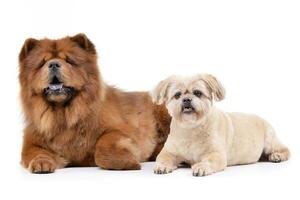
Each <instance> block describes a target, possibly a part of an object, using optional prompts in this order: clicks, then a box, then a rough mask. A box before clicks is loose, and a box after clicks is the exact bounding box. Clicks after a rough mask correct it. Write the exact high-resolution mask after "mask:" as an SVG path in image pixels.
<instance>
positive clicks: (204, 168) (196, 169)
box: [192, 162, 216, 176]
mask: <svg viewBox="0 0 300 200" xmlns="http://www.w3.org/2000/svg"><path fill="white" fill-rule="evenodd" d="M192 170H193V176H207V175H211V174H212V173H215V172H216V170H215V169H213V168H212V167H211V165H210V163H201V162H200V163H196V164H194V165H193V166H192Z"/></svg>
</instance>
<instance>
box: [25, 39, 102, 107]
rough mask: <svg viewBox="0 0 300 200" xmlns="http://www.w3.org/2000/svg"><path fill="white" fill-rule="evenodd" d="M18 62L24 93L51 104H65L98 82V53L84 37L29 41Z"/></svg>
mask: <svg viewBox="0 0 300 200" xmlns="http://www.w3.org/2000/svg"><path fill="white" fill-rule="evenodd" d="M19 62H20V82H21V86H22V88H23V91H26V92H30V94H29V95H38V96H43V98H44V99H45V100H46V101H47V102H50V103H54V104H62V103H66V102H68V101H69V100H71V99H72V98H74V97H75V96H76V94H78V93H79V92H81V91H84V90H85V88H86V87H89V86H90V85H93V83H97V82H98V69H97V64H96V62H97V58H96V50H95V47H94V45H93V44H92V42H91V41H90V40H89V39H88V38H87V37H86V36H85V35H84V34H77V35H75V36H73V37H65V38H62V39H58V40H50V39H42V40H37V39H33V38H29V39H27V40H26V41H25V43H24V45H23V47H22V49H21V52H20V54H19ZM94 85H95V84H94Z"/></svg>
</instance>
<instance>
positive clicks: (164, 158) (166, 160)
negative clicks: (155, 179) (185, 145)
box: [154, 149, 180, 174]
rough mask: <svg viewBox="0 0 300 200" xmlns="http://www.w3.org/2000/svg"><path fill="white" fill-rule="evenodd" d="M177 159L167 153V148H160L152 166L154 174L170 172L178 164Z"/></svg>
mask: <svg viewBox="0 0 300 200" xmlns="http://www.w3.org/2000/svg"><path fill="white" fill-rule="evenodd" d="M179 162H180V161H179V159H178V158H177V157H176V156H175V155H173V154H171V153H169V152H168V151H167V150H165V149H162V151H161V152H160V153H159V154H158V156H157V158H156V164H155V168H154V173H156V174H167V173H171V172H172V171H174V170H175V169H176V168H177V165H178V164H179Z"/></svg>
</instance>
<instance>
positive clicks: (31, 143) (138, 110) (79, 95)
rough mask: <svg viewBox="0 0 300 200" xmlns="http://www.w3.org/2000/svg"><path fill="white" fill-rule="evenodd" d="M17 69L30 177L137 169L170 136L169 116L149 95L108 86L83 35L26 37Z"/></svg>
mask: <svg viewBox="0 0 300 200" xmlns="http://www.w3.org/2000/svg"><path fill="white" fill-rule="evenodd" d="M19 65H20V73H19V80H20V86H21V100H22V106H23V112H24V115H25V123H26V128H25V130H24V141H23V148H22V161H21V163H22V165H23V166H24V167H25V168H27V169H28V170H29V171H30V172H32V173H51V172H54V171H55V170H56V169H58V168H63V167H67V166H99V167H101V168H103V169H116V170H135V169H140V162H143V161H148V160H154V159H155V157H156V155H157V154H158V153H159V151H160V150H161V148H162V146H163V144H164V142H165V140H166V137H167V135H168V133H169V123H170V116H169V115H168V113H167V110H166V109H165V108H164V106H157V105H154V104H153V103H152V100H151V97H150V96H149V95H148V93H147V92H123V91H121V90H119V89H116V88H114V87H111V86H109V85H107V84H105V83H104V82H103V80H102V78H101V75H100V73H99V69H98V66H97V53H96V49H95V46H94V45H93V43H92V42H91V41H90V40H89V39H88V38H87V37H86V35H84V34H77V35H75V36H72V37H65V38H62V39H57V40H51V39H42V40H37V39H32V38H30V39H27V40H26V41H25V43H24V45H23V47H22V49H21V52H20V54H19Z"/></svg>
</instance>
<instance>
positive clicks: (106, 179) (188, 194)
mask: <svg viewBox="0 0 300 200" xmlns="http://www.w3.org/2000/svg"><path fill="white" fill-rule="evenodd" d="M153 166H154V163H153V162H151V163H144V164H143V166H142V170H138V171H107V170H101V169H98V168H66V169H60V170H57V171H56V172H55V173H53V174H42V175H38V174H30V173H28V172H27V171H26V170H24V169H22V168H21V167H20V169H19V174H18V176H17V177H15V178H17V180H15V181H13V182H12V183H9V184H12V185H11V187H7V190H4V194H5V193H8V194H10V195H11V197H14V196H15V197H20V194H21V196H22V198H24V199H62V198H68V199H70V198H72V199H86V198H94V199H95V197H96V198H97V199H126V200H127V199H153V198H157V199H166V200H169V199H179V198H180V199H191V198H192V199H194V198H195V199H204V198H225V199H226V198H230V199H254V198H257V199H261V198H268V199H271V198H273V199H299V197H300V196H299V193H298V191H297V189H298V188H299V178H300V176H299V172H298V170H299V169H300V167H299V163H297V160H293V159H292V160H290V161H288V162H285V163H279V164H274V163H257V164H253V165H243V166H234V167H228V168H227V169H226V170H225V171H223V172H220V173H216V174H214V175H211V176H207V177H193V176H192V174H191V170H190V169H189V168H180V169H178V170H176V171H175V172H173V173H171V174H167V175H156V174H154V173H153V172H152V168H153ZM5 186H8V185H5ZM14 188H17V189H16V190H14ZM2 195H3V194H2ZM1 199H3V198H1Z"/></svg>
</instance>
